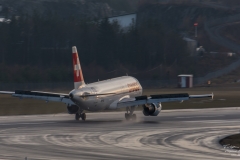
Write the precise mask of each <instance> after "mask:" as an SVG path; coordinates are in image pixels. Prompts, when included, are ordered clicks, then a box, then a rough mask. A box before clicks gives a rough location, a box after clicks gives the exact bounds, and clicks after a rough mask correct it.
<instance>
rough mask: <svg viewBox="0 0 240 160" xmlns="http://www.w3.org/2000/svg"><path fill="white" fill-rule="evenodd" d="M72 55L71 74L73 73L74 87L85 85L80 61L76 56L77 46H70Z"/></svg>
mask: <svg viewBox="0 0 240 160" xmlns="http://www.w3.org/2000/svg"><path fill="white" fill-rule="evenodd" d="M72 57H73V74H74V88H75V89H78V88H82V87H83V86H85V82H84V79H83V74H82V68H81V65H80V61H79V58H78V52H77V47H76V46H73V47H72Z"/></svg>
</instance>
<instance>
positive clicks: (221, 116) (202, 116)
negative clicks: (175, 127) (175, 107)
mask: <svg viewBox="0 0 240 160" xmlns="http://www.w3.org/2000/svg"><path fill="white" fill-rule="evenodd" d="M223 116H224V115H218V116H191V117H176V118H210V117H223Z"/></svg>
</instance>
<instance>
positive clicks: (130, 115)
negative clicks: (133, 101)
mask: <svg viewBox="0 0 240 160" xmlns="http://www.w3.org/2000/svg"><path fill="white" fill-rule="evenodd" d="M135 108H136V107H135V106H131V107H127V108H126V110H127V113H125V118H126V120H127V121H129V120H133V121H135V120H136V119H137V116H136V114H133V112H134V110H135ZM128 112H129V113H128Z"/></svg>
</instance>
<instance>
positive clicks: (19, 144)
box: [0, 108, 240, 160]
mask: <svg viewBox="0 0 240 160" xmlns="http://www.w3.org/2000/svg"><path fill="white" fill-rule="evenodd" d="M136 113H137V116H138V120H137V121H136V122H127V121H125V120H124V112H110V113H106V112H105V113H88V114H87V121H85V122H84V121H78V122H77V121H74V120H73V116H72V115H67V114H57V115H33V116H8V117H7V116H6V117H0V159H11V160H20V159H25V157H27V158H28V160H35V159H36V160H43V159H47V160H50V159H51V160H66V159H68V160H71V159H73V160H75V159H78V160H79V159H104V160H112V159H132V160H134V159H136V160H139V159H171V160H179V159H184V160H193V159H195V160H196V159H201V160H202V159H218V160H223V159H230V158H231V159H239V156H237V154H234V153H226V152H224V148H223V147H222V146H221V145H220V144H219V143H218V141H219V139H221V138H223V137H225V136H227V135H231V134H236V133H239V131H240V127H239V121H240V116H239V115H240V108H228V109H202V110H173V111H162V113H160V115H159V116H158V117H144V116H143V115H142V113H141V112H136Z"/></svg>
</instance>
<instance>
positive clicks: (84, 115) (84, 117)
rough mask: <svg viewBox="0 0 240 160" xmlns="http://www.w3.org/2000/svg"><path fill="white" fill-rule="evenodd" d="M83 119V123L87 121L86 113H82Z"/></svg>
mask: <svg viewBox="0 0 240 160" xmlns="http://www.w3.org/2000/svg"><path fill="white" fill-rule="evenodd" d="M81 118H82V120H83V121H85V120H86V118H87V116H86V113H82V115H81Z"/></svg>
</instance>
